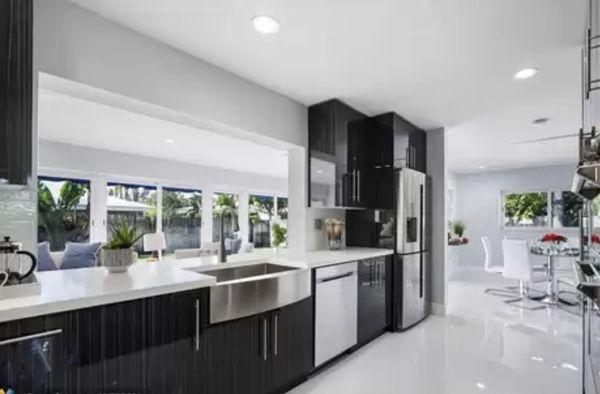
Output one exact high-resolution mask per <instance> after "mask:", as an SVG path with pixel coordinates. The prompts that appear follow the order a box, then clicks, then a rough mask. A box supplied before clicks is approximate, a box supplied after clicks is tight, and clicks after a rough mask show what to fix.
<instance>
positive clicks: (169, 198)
mask: <svg viewBox="0 0 600 394" xmlns="http://www.w3.org/2000/svg"><path fill="white" fill-rule="evenodd" d="M201 224H202V193H201V192H200V191H199V190H184V189H172V188H166V187H165V188H163V193H162V229H163V232H164V233H165V239H166V241H167V249H166V253H173V252H174V251H175V249H191V248H199V247H200V228H201Z"/></svg>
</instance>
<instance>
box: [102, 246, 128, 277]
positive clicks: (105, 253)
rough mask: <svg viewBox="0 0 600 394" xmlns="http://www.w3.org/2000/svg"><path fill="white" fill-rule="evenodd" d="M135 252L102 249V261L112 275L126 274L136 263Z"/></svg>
mask: <svg viewBox="0 0 600 394" xmlns="http://www.w3.org/2000/svg"><path fill="white" fill-rule="evenodd" d="M135 258H136V255H135V252H134V250H133V249H132V248H129V249H101V250H100V261H101V262H102V265H103V266H104V267H106V270H107V271H108V272H111V273H118V272H126V271H127V270H128V269H129V267H130V266H131V265H132V264H133V263H134V262H135Z"/></svg>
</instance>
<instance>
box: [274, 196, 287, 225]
mask: <svg viewBox="0 0 600 394" xmlns="http://www.w3.org/2000/svg"><path fill="white" fill-rule="evenodd" d="M277 215H278V216H279V219H280V220H281V222H282V223H283V225H284V227H286V228H287V219H288V199H287V197H277Z"/></svg>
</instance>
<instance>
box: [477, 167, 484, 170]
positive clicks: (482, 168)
mask: <svg viewBox="0 0 600 394" xmlns="http://www.w3.org/2000/svg"><path fill="white" fill-rule="evenodd" d="M477 168H479V169H480V170H485V166H479V167H477Z"/></svg>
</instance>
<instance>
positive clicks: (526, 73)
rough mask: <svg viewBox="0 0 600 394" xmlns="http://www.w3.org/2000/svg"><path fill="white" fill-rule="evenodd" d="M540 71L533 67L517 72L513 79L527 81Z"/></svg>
mask: <svg viewBox="0 0 600 394" xmlns="http://www.w3.org/2000/svg"><path fill="white" fill-rule="evenodd" d="M539 71H540V70H539V69H537V68H535V67H528V68H524V69H522V70H519V71H517V72H516V73H515V74H514V75H513V78H514V79H529V78H531V77H533V76H534V75H535V74H537V73H538V72H539Z"/></svg>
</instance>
